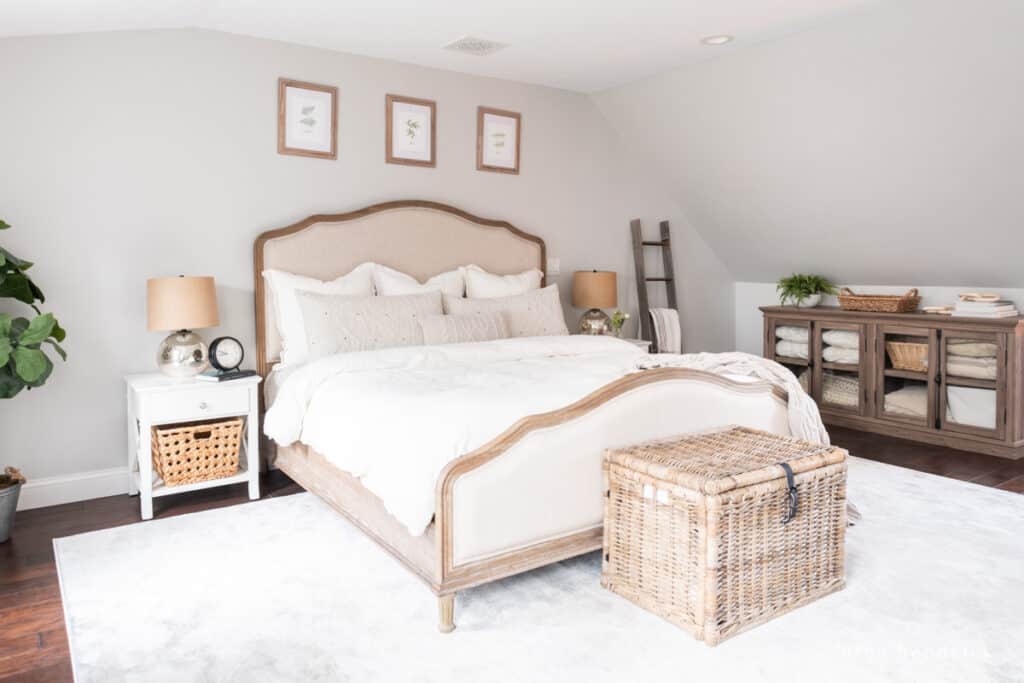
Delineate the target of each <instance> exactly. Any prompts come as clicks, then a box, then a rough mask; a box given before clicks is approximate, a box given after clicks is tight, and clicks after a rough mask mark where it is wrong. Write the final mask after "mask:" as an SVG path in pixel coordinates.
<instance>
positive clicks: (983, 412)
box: [938, 332, 1006, 439]
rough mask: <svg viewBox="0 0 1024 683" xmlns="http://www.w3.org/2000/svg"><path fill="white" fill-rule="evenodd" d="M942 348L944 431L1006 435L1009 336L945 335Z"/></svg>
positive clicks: (940, 396)
mask: <svg viewBox="0 0 1024 683" xmlns="http://www.w3.org/2000/svg"><path fill="white" fill-rule="evenodd" d="M940 348H941V353H940V359H941V360H940V370H939V378H938V379H939V418H940V424H941V426H942V429H943V430H944V431H950V432H960V433H964V434H974V435H976V436H986V437H995V438H999V439H1002V438H1003V436H1004V434H1005V433H1006V420H1005V410H1006V407H1005V406H1006V403H1005V401H1006V372H1005V370H1006V368H1005V364H1006V336H1005V335H1002V334H996V333H985V332H981V333H972V332H944V333H943V335H942V342H941V344H940Z"/></svg>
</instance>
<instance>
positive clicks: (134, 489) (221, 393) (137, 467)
mask: <svg viewBox="0 0 1024 683" xmlns="http://www.w3.org/2000/svg"><path fill="white" fill-rule="evenodd" d="M260 380H261V378H260V377H258V376H256V377H245V378H243V379H236V380H230V381H227V382H204V381H202V380H197V379H184V380H182V379H174V378H171V377H166V376H164V375H161V374H157V373H153V374H146V375H128V376H127V377H125V378H124V381H125V384H126V385H127V389H128V396H127V416H128V490H129V492H130V493H131V495H133V496H134V495H136V494H138V495H139V503H140V507H141V508H142V519H152V518H153V498H154V497H158V496H170V495H174V494H175V493H185V492H186V491H198V490H199V489H207V488H212V487H214V486H226V485H228V484H237V483H240V482H248V484H249V498H250V499H251V500H257V499H258V498H259V497H260V455H259V384H260ZM238 416H241V417H244V418H246V424H245V432H244V435H243V438H242V453H241V457H240V464H239V471H238V473H237V474H235V475H232V476H230V477H224V478H222V479H212V480H210V481H202V482H197V483H194V484H185V485H181V486H167V485H165V484H164V482H163V481H162V480H161V479H160V478H159V477H158V476H157V475H156V474H155V473H154V471H153V456H152V450H151V439H150V434H151V428H152V427H153V425H163V424H174V423H178V422H195V421H198V420H213V419H220V418H225V417H238Z"/></svg>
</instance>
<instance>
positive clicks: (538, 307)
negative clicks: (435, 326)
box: [444, 285, 569, 337]
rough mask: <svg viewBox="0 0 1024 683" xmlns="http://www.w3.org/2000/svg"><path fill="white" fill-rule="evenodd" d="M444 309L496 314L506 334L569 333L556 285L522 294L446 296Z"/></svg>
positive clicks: (548, 334) (529, 335) (533, 335)
mask: <svg viewBox="0 0 1024 683" xmlns="http://www.w3.org/2000/svg"><path fill="white" fill-rule="evenodd" d="M444 308H445V312H446V313H448V314H451V315H470V314H473V313H500V314H501V315H502V316H503V317H504V318H505V324H506V325H507V326H508V335H509V336H510V337H546V336H550V335H556V334H569V328H567V327H566V326H565V316H564V315H563V314H562V303H561V301H560V300H559V298H558V285H549V286H547V287H545V288H544V289H536V290H534V291H532V292H527V293H526V294H517V295H516V296H505V297H498V298H491V299H460V298H458V297H452V296H446V297H445V298H444Z"/></svg>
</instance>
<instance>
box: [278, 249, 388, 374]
mask: <svg viewBox="0 0 1024 683" xmlns="http://www.w3.org/2000/svg"><path fill="white" fill-rule="evenodd" d="M373 269H374V264H372V263H362V264H360V265H358V266H356V267H355V268H353V269H352V270H351V271H349V273H348V274H347V275H342V276H341V277H339V278H337V279H334V280H331V281H330V282H324V281H323V280H317V279H316V278H312V277H306V276H304V275H295V274H293V273H286V272H285V271H283V270H264V271H263V280H264V281H265V282H266V283H267V290H268V293H269V295H270V302H271V305H272V306H273V307H274V317H275V318H276V319H277V332H278V334H280V335H281V365H291V364H295V363H305V362H306V359H307V353H306V332H305V327H304V326H303V323H302V311H301V310H300V309H299V300H298V293H299V292H314V293H316V294H334V295H340V294H343V295H347V296H373Z"/></svg>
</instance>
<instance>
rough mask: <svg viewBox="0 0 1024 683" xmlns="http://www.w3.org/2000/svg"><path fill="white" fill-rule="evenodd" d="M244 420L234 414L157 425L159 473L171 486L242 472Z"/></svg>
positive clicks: (155, 451) (155, 447) (155, 452)
mask: <svg viewBox="0 0 1024 683" xmlns="http://www.w3.org/2000/svg"><path fill="white" fill-rule="evenodd" d="M243 422H244V420H243V419H242V418H240V417H234V418H231V419H228V420H218V421H217V422H190V423H188V424H177V425H159V426H156V427H153V467H154V468H155V469H156V473H157V474H158V475H160V478H161V479H163V480H164V483H165V484H166V485H168V486H179V485H181V484H194V483H196V482H200V481H209V480H211V479H222V478H224V477H230V476H231V475H233V474H235V473H236V472H238V458H239V451H240V450H241V447H242V424H243Z"/></svg>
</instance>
